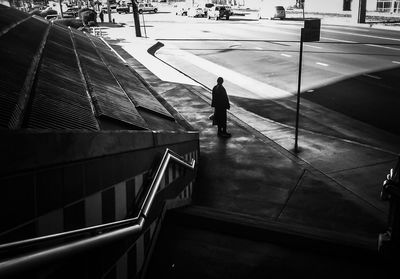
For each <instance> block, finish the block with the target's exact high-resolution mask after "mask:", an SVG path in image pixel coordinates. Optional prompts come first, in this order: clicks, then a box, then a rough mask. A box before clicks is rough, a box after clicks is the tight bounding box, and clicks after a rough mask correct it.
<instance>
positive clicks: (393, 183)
mask: <svg viewBox="0 0 400 279" xmlns="http://www.w3.org/2000/svg"><path fill="white" fill-rule="evenodd" d="M381 199H382V200H384V201H389V216H388V228H387V230H386V232H384V233H381V234H379V239H378V251H379V252H380V253H381V254H383V255H394V254H395V253H396V252H397V251H398V249H399V248H400V245H399V244H400V156H399V158H398V160H397V164H396V166H395V168H394V169H391V170H390V172H389V174H388V175H387V177H386V180H385V181H384V182H383V186H382V191H381Z"/></svg>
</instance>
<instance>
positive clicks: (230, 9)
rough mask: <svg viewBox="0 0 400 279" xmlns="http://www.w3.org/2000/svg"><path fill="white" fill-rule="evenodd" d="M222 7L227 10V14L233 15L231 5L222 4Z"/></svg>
mask: <svg viewBox="0 0 400 279" xmlns="http://www.w3.org/2000/svg"><path fill="white" fill-rule="evenodd" d="M224 7H225V9H227V10H228V12H229V16H231V15H233V11H232V7H231V6H229V5H224Z"/></svg>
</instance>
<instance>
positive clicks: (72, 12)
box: [63, 7, 79, 18]
mask: <svg viewBox="0 0 400 279" xmlns="http://www.w3.org/2000/svg"><path fill="white" fill-rule="evenodd" d="M78 11H79V9H78V8H76V7H73V8H68V9H67V10H66V11H65V12H63V17H67V18H76V17H78Z"/></svg>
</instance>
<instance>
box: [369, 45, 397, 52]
mask: <svg viewBox="0 0 400 279" xmlns="http://www.w3.org/2000/svg"><path fill="white" fill-rule="evenodd" d="M366 46H371V47H380V48H385V49H391V50H397V51H400V48H395V47H389V46H380V45H374V44H366Z"/></svg>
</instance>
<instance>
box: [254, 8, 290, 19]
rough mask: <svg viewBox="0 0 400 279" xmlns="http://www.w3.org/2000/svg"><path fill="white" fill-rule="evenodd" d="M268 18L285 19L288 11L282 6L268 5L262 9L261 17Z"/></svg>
mask: <svg viewBox="0 0 400 279" xmlns="http://www.w3.org/2000/svg"><path fill="white" fill-rule="evenodd" d="M261 18H267V19H275V18H279V19H285V18H286V11H285V8H284V7H282V6H270V7H269V6H266V7H262V8H261V9H260V19H261Z"/></svg>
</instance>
